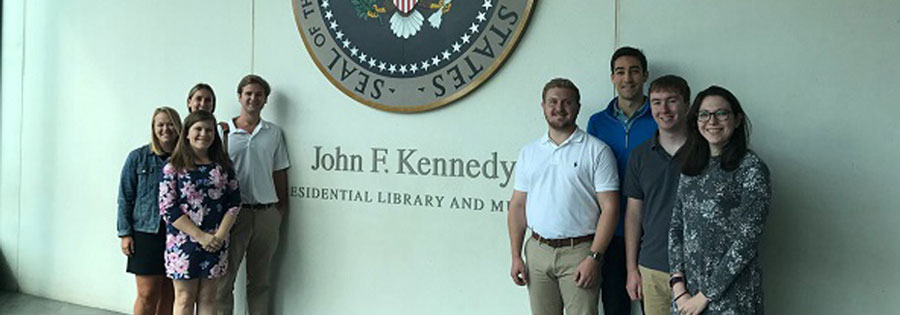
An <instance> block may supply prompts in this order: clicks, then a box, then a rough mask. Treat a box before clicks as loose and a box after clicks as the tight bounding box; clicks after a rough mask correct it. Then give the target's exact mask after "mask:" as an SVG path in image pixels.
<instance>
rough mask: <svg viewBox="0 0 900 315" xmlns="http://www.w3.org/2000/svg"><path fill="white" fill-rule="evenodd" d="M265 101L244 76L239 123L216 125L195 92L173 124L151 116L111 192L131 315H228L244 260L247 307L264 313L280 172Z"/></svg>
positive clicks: (206, 93) (209, 93)
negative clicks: (145, 136) (132, 281)
mask: <svg viewBox="0 0 900 315" xmlns="http://www.w3.org/2000/svg"><path fill="white" fill-rule="evenodd" d="M270 93H271V88H270V86H269V84H268V82H266V81H265V80H264V79H263V78H261V77H259V76H257V75H252V74H251V75H247V76H245V77H244V78H243V79H241V81H240V82H239V83H238V87H237V97H238V101H239V103H240V105H241V111H240V115H239V116H237V117H234V118H232V119H229V120H228V121H225V122H221V123H219V122H217V121H216V118H215V116H213V112H214V111H215V109H216V95H215V92H214V91H213V89H212V87H211V86H209V85H208V84H205V83H198V84H197V85H195V86H194V87H193V88H192V89H191V90H190V92H189V93H188V97H187V101H186V103H187V109H188V112H189V114H188V116H187V117H186V118H185V119H184V123H183V124H182V122H181V118H180V116H179V115H178V112H177V111H176V110H175V109H172V108H171V107H165V106H164V107H160V108H157V109H156V110H155V111H154V112H153V116H152V118H151V119H152V120H151V140H150V143H149V144H147V145H144V146H141V147H139V148H137V149H135V150H133V151H131V153H130V154H128V157H127V159H126V161H125V165H124V167H123V168H122V175H121V179H120V184H119V196H118V218H117V230H118V236H119V238H120V239H121V250H122V253H123V254H125V255H126V256H127V257H128V263H127V268H126V270H127V272H129V273H132V274H134V275H135V278H136V282H137V298H136V299H135V302H134V313H135V314H173V313H174V314H194V312H195V311H196V313H198V314H216V313H218V314H231V313H232V311H233V307H234V305H233V304H234V303H233V300H234V297H233V289H234V281H235V278H236V276H237V270H238V267H239V266H240V263H241V261H242V260H243V259H244V256H245V255H246V259H247V302H248V308H249V310H250V312H251V314H268V313H269V312H268V307H269V290H270V274H271V270H270V269H271V266H272V262H271V260H272V256H273V254H274V252H275V248H276V246H277V244H278V234H279V230H280V224H281V218H282V215H283V212H284V211H286V210H287V196H286V195H287V175H286V170H287V168H289V167H290V162H289V160H288V156H287V150H286V148H285V141H284V136H283V132H282V131H281V129H280V128H279V127H278V126H276V125H274V124H272V123H270V122H268V121H265V120H263V119H262V118H261V112H262V109H263V107H264V106H265V104H266V103H267V100H268V96H269V94H270ZM223 277H224V278H223ZM220 279H222V280H221V281H220Z"/></svg>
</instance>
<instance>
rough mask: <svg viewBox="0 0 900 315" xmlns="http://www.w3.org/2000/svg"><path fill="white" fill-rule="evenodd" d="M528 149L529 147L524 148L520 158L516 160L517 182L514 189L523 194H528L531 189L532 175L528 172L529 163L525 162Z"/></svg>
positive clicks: (520, 152)
mask: <svg viewBox="0 0 900 315" xmlns="http://www.w3.org/2000/svg"><path fill="white" fill-rule="evenodd" d="M527 148H528V147H527V146H526V147H524V148H522V150H520V151H519V157H518V158H516V181H515V184H514V185H513V189H515V190H518V191H521V192H528V189H530V188H531V174H530V172H529V170H528V164H527V163H528V162H527V161H526V160H525V155H526V153H525V150H526V149H527Z"/></svg>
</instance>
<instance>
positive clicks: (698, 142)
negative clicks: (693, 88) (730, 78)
mask: <svg viewBox="0 0 900 315" xmlns="http://www.w3.org/2000/svg"><path fill="white" fill-rule="evenodd" d="M710 96H719V97H722V98H724V99H725V101H727V102H728V104H730V105H731V112H732V113H733V115H734V119H736V120H737V121H738V123H739V124H738V126H737V127H736V128H735V129H734V133H732V134H731V139H729V140H728V144H726V145H725V147H724V148H722V155H721V163H720V167H721V168H722V169H723V170H726V171H733V170H735V169H737V168H738V166H739V165H740V163H741V159H743V158H744V155H746V154H747V150H748V149H747V143H748V142H750V118H748V117H747V114H746V113H744V109H743V108H742V107H741V103H740V102H739V101H738V99H737V97H735V96H734V94H732V93H731V92H730V91H728V90H726V89H725V88H723V87H720V86H715V85H713V86H710V87H709V88H707V89H705V90H703V91H701V92H700V93H698V94H697V97H695V98H694V103H693V104H692V105H691V110H690V111H688V115H687V121H688V122H692V123H694V125H693V126H692V127H690V128H688V139H687V142H685V144H684V146H682V147H681V149H679V150H678V153H676V154H677V155H678V156H679V157H680V159H681V161H682V162H681V173H682V174H684V175H687V176H697V175H700V173H701V172H703V170H704V169H705V168H706V165H707V164H709V155H710V152H709V142H707V141H706V138H703V135H701V134H700V129H699V128H697V124H696V123H697V116H699V113H700V104H701V103H703V100H704V99H706V98H707V97H710Z"/></svg>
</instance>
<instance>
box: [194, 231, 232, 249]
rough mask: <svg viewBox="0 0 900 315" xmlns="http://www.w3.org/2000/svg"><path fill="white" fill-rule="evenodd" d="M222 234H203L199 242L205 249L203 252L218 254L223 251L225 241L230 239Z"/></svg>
mask: <svg viewBox="0 0 900 315" xmlns="http://www.w3.org/2000/svg"><path fill="white" fill-rule="evenodd" d="M220 234H221V233H216V234H210V233H203V235H202V236H201V237H200V238H199V239H198V240H197V241H199V242H200V246H202V247H203V250H205V251H207V252H210V253H212V252H217V251H219V250H220V249H222V246H225V240H226V239H228V235H220Z"/></svg>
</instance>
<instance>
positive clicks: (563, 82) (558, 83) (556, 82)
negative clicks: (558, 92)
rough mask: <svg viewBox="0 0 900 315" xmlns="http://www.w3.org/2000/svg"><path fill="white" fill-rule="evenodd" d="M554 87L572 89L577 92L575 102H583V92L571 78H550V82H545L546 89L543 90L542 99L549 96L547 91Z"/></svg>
mask: <svg viewBox="0 0 900 315" xmlns="http://www.w3.org/2000/svg"><path fill="white" fill-rule="evenodd" d="M552 88H563V89H569V90H572V92H575V102H577V103H581V92H578V87H577V86H575V83H572V81H571V80H569V79H566V78H554V79H552V80H550V82H547V84H544V90H543V91H542V92H541V101H543V100H544V98H545V97H547V91H549V90H550V89H552Z"/></svg>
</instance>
